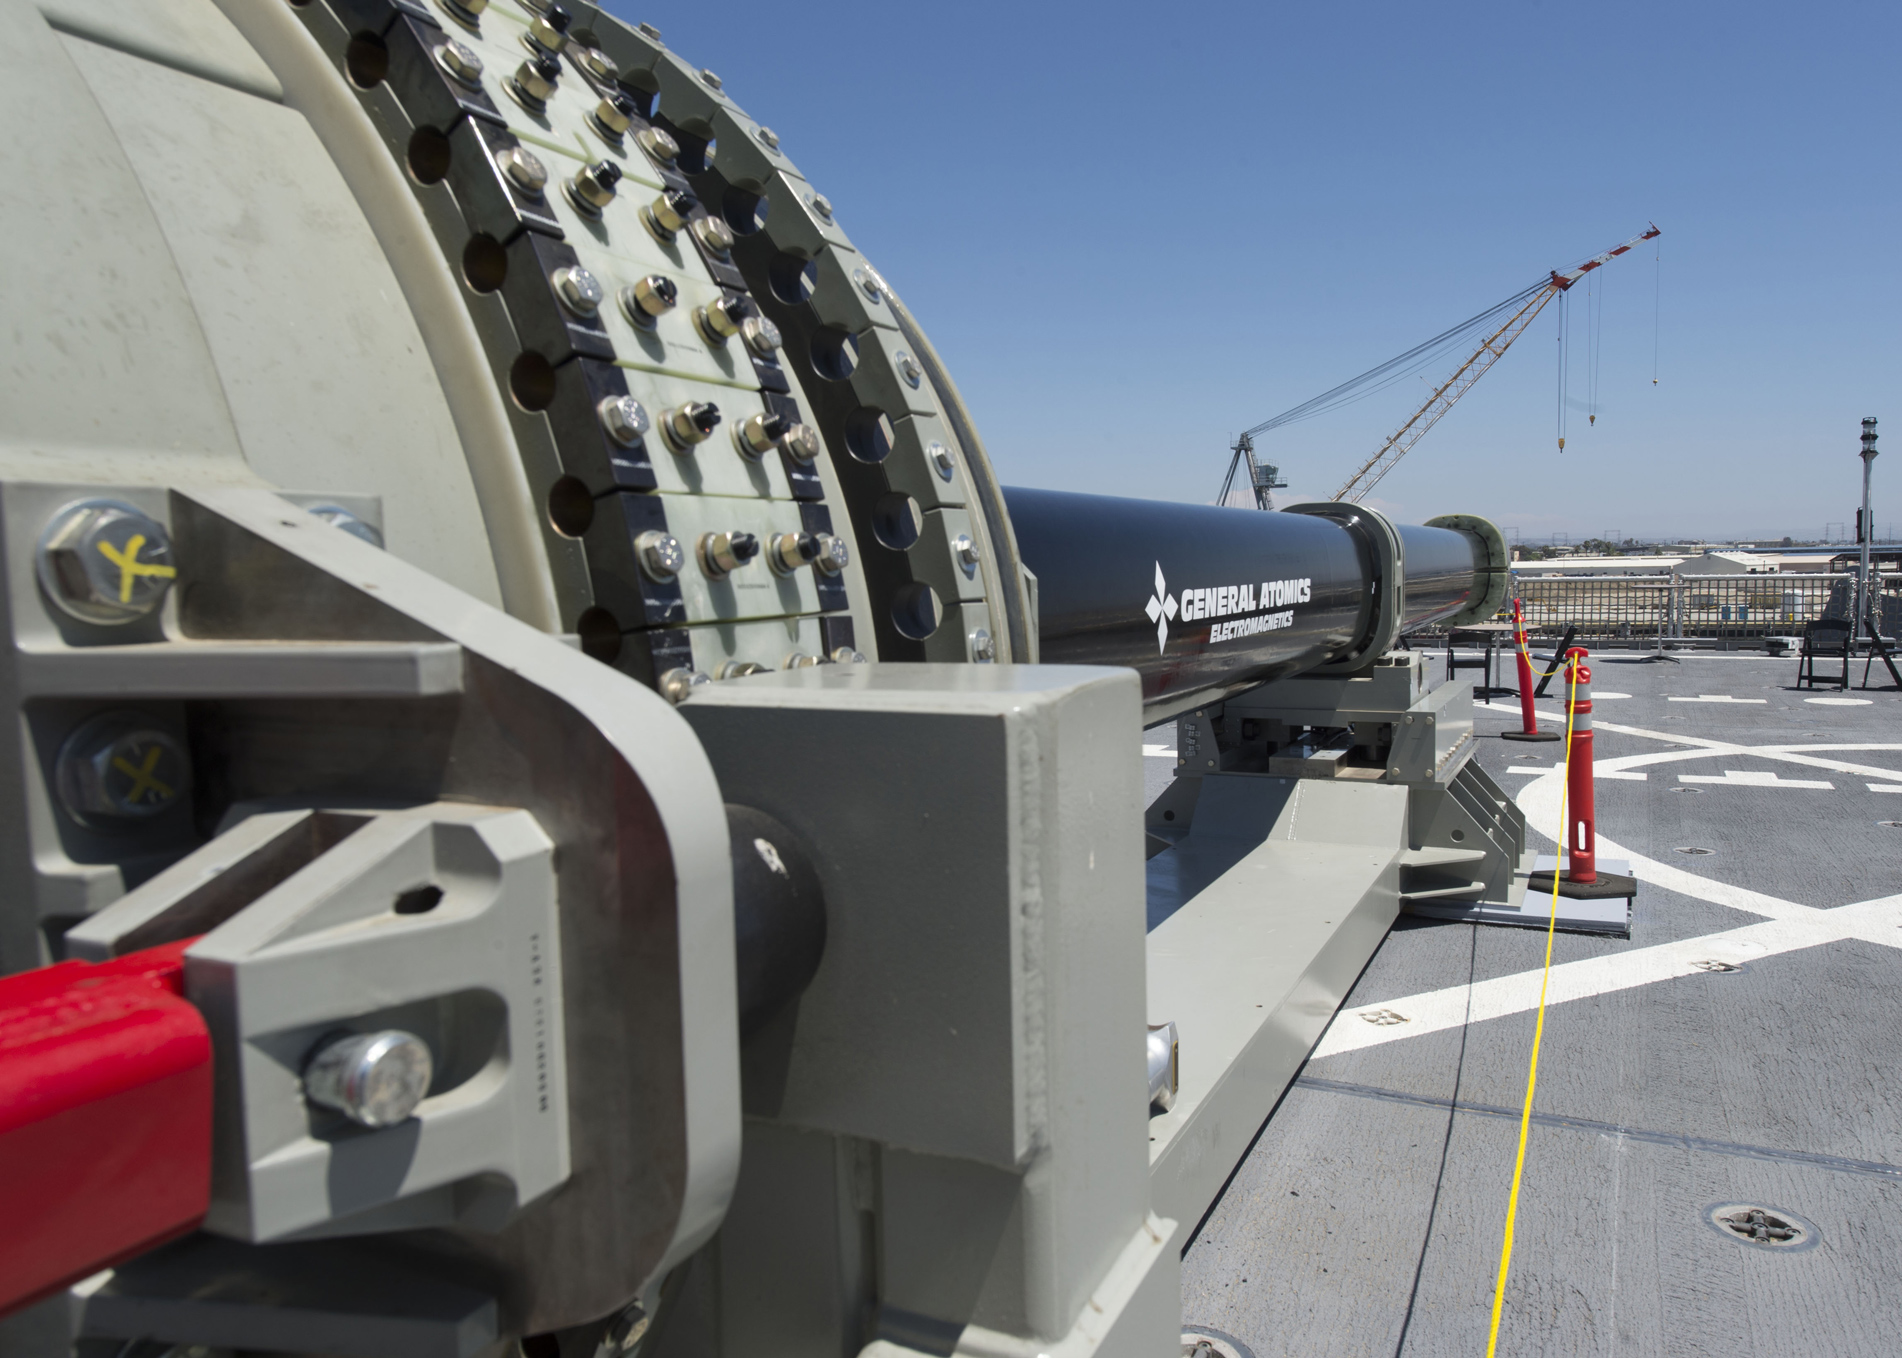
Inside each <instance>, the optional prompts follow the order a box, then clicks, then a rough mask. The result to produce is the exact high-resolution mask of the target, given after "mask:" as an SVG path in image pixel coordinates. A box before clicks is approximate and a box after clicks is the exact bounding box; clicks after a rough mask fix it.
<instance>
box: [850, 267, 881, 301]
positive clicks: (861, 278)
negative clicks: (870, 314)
mask: <svg viewBox="0 0 1902 1358" xmlns="http://www.w3.org/2000/svg"><path fill="white" fill-rule="evenodd" d="M852 281H853V282H854V283H857V284H858V285H859V289H860V290H861V291H862V292H864V294H865V296H866V298H867V299H868V300H870V301H874V302H882V301H884V300H885V287H884V280H882V279H881V278H879V276H878V275H877V274H875V273H873V272H872V271H871V270H870V269H868V268H866V267H865V266H864V265H863V264H861V265H860V266H859V267H858V268H856V269H854V270H852Z"/></svg>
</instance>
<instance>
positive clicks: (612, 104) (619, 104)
mask: <svg viewBox="0 0 1902 1358" xmlns="http://www.w3.org/2000/svg"><path fill="white" fill-rule="evenodd" d="M588 121H589V122H590V123H592V124H593V125H594V130H595V131H596V132H599V133H600V134H601V135H602V136H603V137H605V138H606V139H607V140H608V141H610V142H612V143H613V144H614V145H616V146H619V145H620V144H621V138H622V137H624V136H626V135H627V130H628V128H630V127H632V126H633V125H634V101H633V100H632V99H630V98H628V97H627V96H626V95H625V94H610V95H607V96H606V97H604V98H603V99H602V100H601V102H600V103H598V104H596V105H595V106H594V111H593V112H592V113H590V114H589V115H588Z"/></svg>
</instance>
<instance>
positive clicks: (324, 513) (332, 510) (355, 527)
mask: <svg viewBox="0 0 1902 1358" xmlns="http://www.w3.org/2000/svg"><path fill="white" fill-rule="evenodd" d="M304 512H305V513H307V514H309V515H310V516H311V517H312V518H317V519H322V520H323V521H324V522H325V523H327V524H329V525H330V526H331V527H332V528H340V529H342V530H343V531H344V532H346V533H348V534H349V535H350V536H351V537H353V538H360V539H362V540H363V541H364V542H367V543H369V544H370V545H371V546H372V547H381V546H382V545H383V534H382V532H381V530H379V529H378V528H377V526H376V525H375V524H373V523H370V522H369V521H368V520H365V519H362V518H359V517H358V516H357V515H355V514H352V513H351V512H350V511H349V510H347V509H345V508H344V507H343V506H342V505H317V506H315V507H313V508H311V509H307V510H305V511H304Z"/></svg>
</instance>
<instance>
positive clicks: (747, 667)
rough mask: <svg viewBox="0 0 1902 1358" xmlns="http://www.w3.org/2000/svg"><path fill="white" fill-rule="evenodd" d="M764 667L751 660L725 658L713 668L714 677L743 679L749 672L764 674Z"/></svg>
mask: <svg viewBox="0 0 1902 1358" xmlns="http://www.w3.org/2000/svg"><path fill="white" fill-rule="evenodd" d="M764 673H766V667H765V666H764V665H762V664H760V663H758V662H757V661H753V660H727V661H723V662H721V664H720V666H719V668H718V669H716V670H714V672H713V677H714V678H715V679H744V678H746V676H747V675H749V674H764Z"/></svg>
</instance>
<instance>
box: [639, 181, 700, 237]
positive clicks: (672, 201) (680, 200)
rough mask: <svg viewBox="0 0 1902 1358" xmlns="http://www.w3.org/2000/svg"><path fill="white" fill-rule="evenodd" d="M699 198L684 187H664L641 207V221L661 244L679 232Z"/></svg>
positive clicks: (696, 205)
mask: <svg viewBox="0 0 1902 1358" xmlns="http://www.w3.org/2000/svg"><path fill="white" fill-rule="evenodd" d="M699 206H700V200H699V199H697V198H695V197H694V196H693V195H692V194H691V193H688V192H686V191H685V190H684V189H664V190H662V191H661V194H660V196H659V197H658V198H656V199H654V201H653V202H651V203H649V204H648V205H647V206H646V207H644V208H642V209H641V222H642V224H643V225H645V226H646V227H647V229H648V231H650V232H652V233H653V236H654V238H655V239H656V240H658V241H659V242H660V243H661V244H663V245H666V244H668V243H669V242H671V241H672V240H673V238H674V237H675V236H677V235H679V234H680V232H681V231H682V230H683V229H684V228H685V227H686V225H687V223H688V222H689V221H691V220H692V218H693V210H694V209H695V208H696V207H699Z"/></svg>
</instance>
